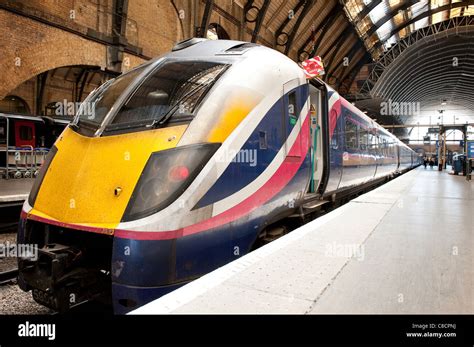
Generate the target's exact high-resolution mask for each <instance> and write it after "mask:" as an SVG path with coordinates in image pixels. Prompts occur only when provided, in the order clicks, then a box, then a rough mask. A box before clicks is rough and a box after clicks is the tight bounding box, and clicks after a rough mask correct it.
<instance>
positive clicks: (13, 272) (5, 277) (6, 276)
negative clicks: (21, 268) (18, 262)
mask: <svg viewBox="0 0 474 347" xmlns="http://www.w3.org/2000/svg"><path fill="white" fill-rule="evenodd" d="M17 276H18V268H14V269H10V270H7V271H3V272H0V285H4V284H8V283H10V282H12V281H13V280H15V279H16V277H17Z"/></svg>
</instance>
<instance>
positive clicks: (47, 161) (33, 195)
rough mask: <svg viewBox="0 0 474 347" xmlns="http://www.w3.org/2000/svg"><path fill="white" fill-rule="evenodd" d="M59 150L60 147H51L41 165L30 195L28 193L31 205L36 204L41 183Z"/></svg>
mask: <svg viewBox="0 0 474 347" xmlns="http://www.w3.org/2000/svg"><path fill="white" fill-rule="evenodd" d="M57 151H58V149H57V147H56V146H53V147H51V149H50V150H49V153H48V155H47V156H46V158H45V159H44V162H43V164H42V165H41V168H40V170H39V172H38V175H37V176H36V178H35V181H34V182H33V186H32V187H31V191H30V195H28V204H30V206H31V207H33V205H34V204H35V201H36V197H37V196H38V192H39V189H40V187H41V183H43V179H44V176H45V175H46V172H47V171H48V169H49V165H51V162H52V161H53V158H54V156H55V155H56V152H57Z"/></svg>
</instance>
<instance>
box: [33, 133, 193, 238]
mask: <svg viewBox="0 0 474 347" xmlns="http://www.w3.org/2000/svg"><path fill="white" fill-rule="evenodd" d="M186 127H187V126H186V125H182V126H176V127H170V128H162V129H156V130H148V131H142V132H136V133H127V134H122V135H115V136H106V137H85V136H81V135H79V134H78V133H76V132H75V131H73V130H72V129H69V128H68V129H67V130H66V131H65V133H64V134H63V135H62V136H61V138H60V139H59V140H58V142H57V143H56V147H57V153H56V154H55V156H54V159H53V161H52V162H51V164H50V165H49V167H48V168H47V172H46V173H45V175H44V179H43V181H42V183H41V186H40V187H39V191H38V194H37V197H36V199H35V201H34V206H33V209H32V211H31V212H30V214H32V215H36V216H38V217H43V218H47V219H48V218H49V219H53V220H60V221H61V222H63V223H70V224H78V225H85V226H91V227H99V228H107V229H113V228H115V227H116V226H117V225H118V223H119V222H120V220H121V219H122V216H123V214H124V211H125V209H126V207H127V205H128V202H129V200H130V198H131V196H132V192H133V191H134V189H135V186H136V184H137V182H138V181H139V178H140V175H141V173H142V172H143V170H144V168H145V166H146V163H147V161H148V159H149V158H150V156H151V155H152V153H154V152H160V151H163V150H166V149H170V148H173V147H176V144H177V143H178V141H179V139H180V138H181V136H182V135H183V133H184V131H185V129H186ZM170 138H171V139H172V140H171V141H169V139H170Z"/></svg>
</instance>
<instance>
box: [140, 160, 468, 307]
mask: <svg viewBox="0 0 474 347" xmlns="http://www.w3.org/2000/svg"><path fill="white" fill-rule="evenodd" d="M473 234H474V183H472V182H471V183H469V182H467V181H466V179H465V177H462V176H452V175H448V174H447V173H446V172H438V171H435V170H430V169H427V170H425V169H423V167H421V168H418V169H415V170H412V171H410V172H408V173H406V174H404V175H402V176H401V177H399V178H397V179H395V180H393V181H391V182H389V183H387V184H385V185H383V186H381V187H379V188H377V189H375V190H373V191H372V192H369V193H367V194H364V195H362V196H360V197H358V198H357V199H354V200H352V201H351V202H349V203H348V204H346V205H344V206H342V207H340V208H338V209H336V210H334V211H333V212H331V213H328V214H327V215H325V216H323V217H321V218H319V219H317V220H315V221H313V222H310V223H308V224H306V225H304V226H303V227H301V228H299V229H297V230H295V231H293V232H291V233H290V234H288V235H286V236H284V237H282V238H280V239H278V240H276V241H274V242H272V243H271V244H269V245H267V246H265V247H262V248H260V249H258V250H256V251H255V252H252V253H250V254H248V255H246V256H243V257H242V258H240V259H238V260H236V261H234V262H232V263H230V264H227V265H225V266H223V267H221V268H219V269H217V270H216V271H213V272H211V273H210V274H208V275H206V276H203V277H201V278H200V279H198V280H196V281H194V282H192V283H190V284H188V285H186V286H184V287H182V288H180V289H178V290H176V291H174V292H173V293H170V294H168V295H166V296H164V297H162V298H160V299H158V300H155V301H154V302H151V303H149V304H147V305H145V306H143V307H141V308H139V309H137V310H135V311H133V312H132V313H131V314H162V313H296V314H308V313H309V314H317V313H395V314H398V313H400V314H402V313H427V314H435V313H471V314H472V313H474V280H473V278H474V251H473V249H474V236H473Z"/></svg>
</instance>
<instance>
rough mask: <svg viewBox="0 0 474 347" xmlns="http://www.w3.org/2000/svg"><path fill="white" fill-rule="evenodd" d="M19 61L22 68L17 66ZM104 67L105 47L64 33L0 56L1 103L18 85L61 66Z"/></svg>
mask: <svg viewBox="0 0 474 347" xmlns="http://www.w3.org/2000/svg"><path fill="white" fill-rule="evenodd" d="M17 58H19V59H20V62H21V65H20V66H16V62H18V60H17ZM74 65H90V66H100V67H105V66H106V46H104V45H102V44H99V43H97V42H93V41H89V40H85V39H83V38H81V37H79V36H76V35H72V34H68V33H64V34H63V35H62V37H61V38H59V39H56V40H54V41H39V42H36V43H33V44H29V45H28V46H27V47H24V48H21V49H17V51H16V52H12V53H10V54H6V55H4V56H3V57H0V66H2V67H3V70H4V73H3V74H2V76H0V100H1V99H3V98H4V97H5V96H6V95H8V93H9V92H11V91H12V90H14V89H15V88H16V87H18V86H19V85H20V84H22V83H24V82H25V81H27V80H29V79H31V78H32V77H35V76H37V75H39V74H40V73H43V72H45V71H49V70H53V69H56V68H59V67H64V66H74Z"/></svg>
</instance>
